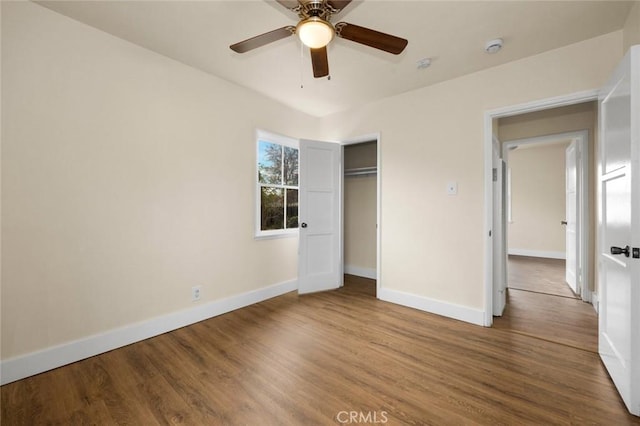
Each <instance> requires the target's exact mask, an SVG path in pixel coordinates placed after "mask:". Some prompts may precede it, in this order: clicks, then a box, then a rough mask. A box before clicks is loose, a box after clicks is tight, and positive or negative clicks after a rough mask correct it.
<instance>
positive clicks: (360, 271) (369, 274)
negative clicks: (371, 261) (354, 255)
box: [344, 265, 377, 280]
mask: <svg viewBox="0 0 640 426" xmlns="http://www.w3.org/2000/svg"><path fill="white" fill-rule="evenodd" d="M344 273H345V274H349V275H355V276H358V277H365V278H371V279H372V280H375V279H376V278H377V276H376V275H377V272H376V270H375V268H361V267H360V266H353V265H344Z"/></svg>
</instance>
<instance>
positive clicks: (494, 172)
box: [493, 167, 498, 182]
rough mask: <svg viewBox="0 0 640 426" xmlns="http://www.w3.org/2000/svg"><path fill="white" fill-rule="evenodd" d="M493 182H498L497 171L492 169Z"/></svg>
mask: <svg viewBox="0 0 640 426" xmlns="http://www.w3.org/2000/svg"><path fill="white" fill-rule="evenodd" d="M493 181H494V182H497V181H498V169H497V168H495V167H494V168H493Z"/></svg>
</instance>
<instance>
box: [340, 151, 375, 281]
mask: <svg viewBox="0 0 640 426" xmlns="http://www.w3.org/2000/svg"><path fill="white" fill-rule="evenodd" d="M376 163H377V150H376V143H375V142H373V143H361V144H356V145H347V146H345V147H344V168H345V170H349V169H357V168H362V167H375V166H376ZM376 201H377V179H376V176H375V175H367V176H346V177H345V180H344V265H345V271H346V272H351V273H355V274H356V275H358V274H360V275H362V274H366V273H370V274H373V273H375V270H376V261H377V259H376V209H377V206H376ZM363 270H364V271H363Z"/></svg>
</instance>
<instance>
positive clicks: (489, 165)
mask: <svg viewBox="0 0 640 426" xmlns="http://www.w3.org/2000/svg"><path fill="white" fill-rule="evenodd" d="M597 99H598V90H597V89H594V90H587V91H584V92H577V93H571V94H568V95H562V96H557V97H553V98H548V99H540V100H536V101H532V102H527V103H523V104H519V105H512V106H506V107H502V108H496V109H493V110H488V111H485V113H484V212H485V217H484V235H485V244H484V325H485V326H486V327H490V326H491V325H492V324H493V241H492V238H491V235H490V234H491V230H492V228H493V193H492V191H493V170H492V169H493V120H494V119H496V118H502V117H509V116H513V115H518V114H523V113H528V112H534V111H541V110H545V109H550V108H557V107H562V106H568V105H575V104H579V103H582V102H589V101H595V100H597Z"/></svg>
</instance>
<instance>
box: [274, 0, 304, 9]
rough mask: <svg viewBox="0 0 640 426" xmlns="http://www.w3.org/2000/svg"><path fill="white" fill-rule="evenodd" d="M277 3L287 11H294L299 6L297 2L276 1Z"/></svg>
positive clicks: (296, 0)
mask: <svg viewBox="0 0 640 426" xmlns="http://www.w3.org/2000/svg"><path fill="white" fill-rule="evenodd" d="M276 1H277V2H278V3H280V4H281V5H283V6H284V7H286V8H287V9H295V8H296V7H298V6H299V4H298V0H276Z"/></svg>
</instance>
